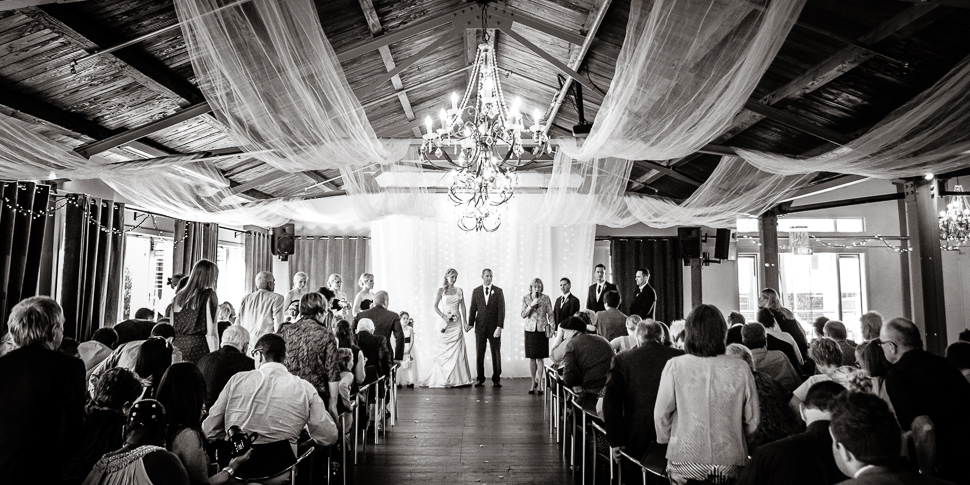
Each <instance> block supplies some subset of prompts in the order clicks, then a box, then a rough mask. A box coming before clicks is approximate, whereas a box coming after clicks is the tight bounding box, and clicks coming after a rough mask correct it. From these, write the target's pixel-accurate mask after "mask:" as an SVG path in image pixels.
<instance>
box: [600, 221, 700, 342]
mask: <svg viewBox="0 0 970 485" xmlns="http://www.w3.org/2000/svg"><path fill="white" fill-rule="evenodd" d="M679 253H680V248H679V246H678V244H677V238H675V237H644V238H623V239H612V240H611V241H610V259H611V261H612V266H613V282H614V283H616V285H617V287H619V290H620V296H621V297H622V299H623V301H624V302H630V301H633V295H634V294H635V293H636V288H637V285H636V281H635V280H634V278H635V276H636V273H637V268H646V269H648V270H650V285H651V286H653V288H654V289H655V290H657V310H656V316H657V319H658V320H660V321H662V322H664V323H666V324H668V325H669V324H670V322H672V321H674V320H677V319H680V318H683V315H684V267H683V263H682V262H681V259H680V254H679ZM621 306H622V307H623V308H622V309H623V310H624V311H627V304H626V303H624V304H623V305H621Z"/></svg>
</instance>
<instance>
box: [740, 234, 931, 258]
mask: <svg viewBox="0 0 970 485" xmlns="http://www.w3.org/2000/svg"><path fill="white" fill-rule="evenodd" d="M808 237H809V238H810V239H811V240H812V241H815V242H816V243H818V244H820V245H821V246H823V247H826V248H833V249H852V248H873V247H881V246H868V244H869V243H870V242H872V241H879V242H880V243H882V246H885V247H886V248H889V249H892V250H893V251H895V252H896V253H898V254H903V253H908V252H910V251H912V250H913V248H904V247H901V246H897V245H895V244H891V243H890V242H889V240H888V239H886V238H885V237H883V236H881V235H879V234H876V235H875V236H866V237H863V238H861V239H858V240H855V241H851V242H848V243H846V244H840V243H834V242H829V241H825V240H823V239H821V238H819V237H817V236H812V235H809V236H808ZM738 239H739V240H746V241H751V242H753V243H754V244H755V245H757V246H761V241H760V240H759V239H758V238H757V237H755V236H745V235H738ZM839 239H844V238H839ZM778 249H783V250H788V249H791V246H789V245H787V244H781V245H779V246H778Z"/></svg>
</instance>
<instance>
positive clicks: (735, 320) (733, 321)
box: [727, 312, 751, 348]
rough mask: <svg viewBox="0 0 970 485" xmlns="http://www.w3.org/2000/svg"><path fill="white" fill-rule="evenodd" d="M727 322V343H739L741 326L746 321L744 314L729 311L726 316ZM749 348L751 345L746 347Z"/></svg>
mask: <svg viewBox="0 0 970 485" xmlns="http://www.w3.org/2000/svg"><path fill="white" fill-rule="evenodd" d="M727 322H728V333H727V344H728V345H730V344H739V343H741V327H744V326H745V325H746V324H747V323H748V321H747V320H745V318H744V315H742V314H741V313H739V312H731V314H730V315H728V318H727ZM748 348H751V347H748Z"/></svg>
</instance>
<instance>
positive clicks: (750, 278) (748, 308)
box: [738, 254, 761, 322]
mask: <svg viewBox="0 0 970 485" xmlns="http://www.w3.org/2000/svg"><path fill="white" fill-rule="evenodd" d="M758 275H759V272H758V255H757V254H739V255H738V291H739V297H740V298H739V299H740V302H741V304H740V306H739V311H740V312H741V314H742V315H744V318H745V320H747V321H749V322H753V321H755V319H756V318H757V316H758V315H757V314H758V295H759V292H760V291H761V285H760V284H759V283H758Z"/></svg>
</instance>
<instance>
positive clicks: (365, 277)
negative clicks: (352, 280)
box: [357, 273, 374, 288]
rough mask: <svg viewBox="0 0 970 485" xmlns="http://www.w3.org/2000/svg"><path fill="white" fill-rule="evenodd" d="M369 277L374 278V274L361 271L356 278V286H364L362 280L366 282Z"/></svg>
mask: <svg viewBox="0 0 970 485" xmlns="http://www.w3.org/2000/svg"><path fill="white" fill-rule="evenodd" d="M369 279H370V280H372V279H374V275H372V274H370V273H361V274H360V278H357V286H359V287H361V288H363V287H364V282H366V281H367V280H369Z"/></svg>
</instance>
